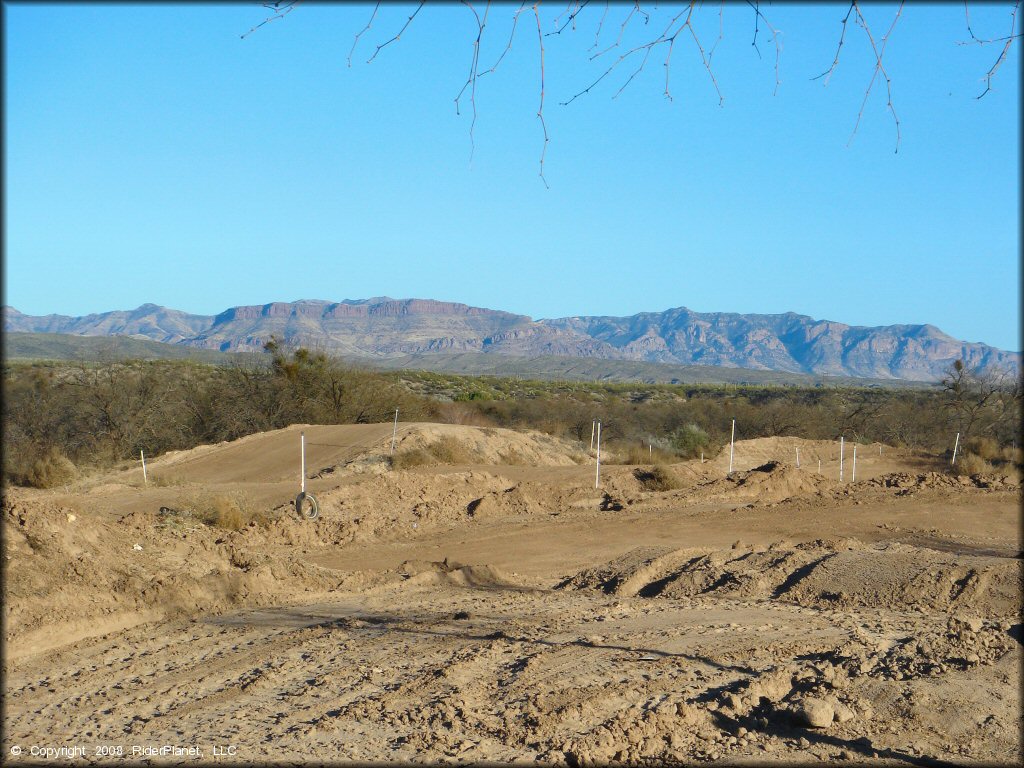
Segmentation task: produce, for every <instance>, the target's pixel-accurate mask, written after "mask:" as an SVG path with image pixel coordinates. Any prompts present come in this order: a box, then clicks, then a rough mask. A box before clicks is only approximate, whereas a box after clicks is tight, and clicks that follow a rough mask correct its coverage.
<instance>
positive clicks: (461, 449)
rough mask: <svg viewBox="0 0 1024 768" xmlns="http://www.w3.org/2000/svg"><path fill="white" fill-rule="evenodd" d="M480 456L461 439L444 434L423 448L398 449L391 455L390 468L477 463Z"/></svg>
mask: <svg viewBox="0 0 1024 768" xmlns="http://www.w3.org/2000/svg"><path fill="white" fill-rule="evenodd" d="M479 463H481V457H480V456H479V455H478V454H476V453H475V452H473V451H471V450H469V449H468V448H467V447H466V446H465V445H464V444H463V443H462V442H461V441H459V440H457V439H456V438H454V437H450V436H445V437H442V438H439V439H438V440H435V441H434V442H433V443H430V445H427V446H425V447H424V448H411V449H409V450H406V451H399V452H398V453H396V454H395V455H394V456H392V457H391V468H392V469H409V468H410V467H421V466H430V465H434V464H479Z"/></svg>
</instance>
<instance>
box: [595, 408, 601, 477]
mask: <svg viewBox="0 0 1024 768" xmlns="http://www.w3.org/2000/svg"><path fill="white" fill-rule="evenodd" d="M594 487H595V488H600V487H601V422H600V421H599V422H597V470H596V474H595V475H594Z"/></svg>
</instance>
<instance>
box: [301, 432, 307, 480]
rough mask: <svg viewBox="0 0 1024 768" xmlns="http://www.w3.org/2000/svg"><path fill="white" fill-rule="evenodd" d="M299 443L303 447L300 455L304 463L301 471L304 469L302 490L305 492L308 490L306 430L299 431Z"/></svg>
mask: <svg viewBox="0 0 1024 768" xmlns="http://www.w3.org/2000/svg"><path fill="white" fill-rule="evenodd" d="M299 443H300V446H301V448H300V449H299V455H300V456H301V463H302V469H301V471H302V477H301V482H302V492H303V493H305V492H306V433H305V432H299Z"/></svg>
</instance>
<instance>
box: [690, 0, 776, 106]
mask: <svg viewBox="0 0 1024 768" xmlns="http://www.w3.org/2000/svg"><path fill="white" fill-rule="evenodd" d="M747 5H751V3H750V0H747ZM751 7H752V8H753V9H754V40H753V42H752V43H751V45H753V46H754V50H755V51H757V57H758V58H761V49H760V48H758V47H757V32H758V20H760V21H763V22H764V25H765V26H766V27H768V30H769V31H770V32H771V33H772V43H774V44H775V90H774V91H773V92H772V95H773V96H774V95H776V94H778V92H779V84H780V82H781V80H780V79H779V60H780V59H781V58H782V46H781V45H780V44H779V31H778V30H777V29H775V27H773V26H772V24H771V22H770V21H768V17H766V16H765V15H764V14H763V13H761V4H760V2H755V3H753V5H751ZM717 44H718V43H717V42H716V43H715V45H717ZM710 60H711V57H710V56H708V61H709V62H710ZM709 71H710V70H709Z"/></svg>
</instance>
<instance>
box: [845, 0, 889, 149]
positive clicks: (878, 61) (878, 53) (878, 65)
mask: <svg viewBox="0 0 1024 768" xmlns="http://www.w3.org/2000/svg"><path fill="white" fill-rule="evenodd" d="M853 6H854V10H855V11H856V12H857V23H858V24H859V25H860V26H861V27H863V28H864V32H865V33H866V34H867V36H868V41H869V42H870V43H871V50H872V51H873V52H874V54H875V70H874V72H873V73H872V75H871V82H870V83H868V88H867V90H866V91H865V92H864V101H862V102H861V105H860V112H858V113H857V123H856V124H855V125H854V126H853V133H851V134H850V141H848V142H847V143H846V145H847V146H849V145H850V142H852V141H853V137H854V136H855V135H856V134H857V128H858V127H859V126H860V120H861V117H862V116H863V115H864V107H865V105H866V104H867V103H868V96H870V95H871V89H872V87H873V86H874V84H875V80H876V79H877V78H878V74H879V73H881V74H882V77H884V78H885V89H886V95H887V97H888V103H887V106H888V108H889V111H890V112H891V113H892V119H893V120H894V121H895V122H896V152H899V151H900V119H899V117H897V116H896V109H895V108H894V107H893V104H892V80H891V79H890V77H889V73H888V72H886V71H885V67H884V66H883V64H882V58H883V57H884V56H885V46H886V45H887V44H888V43H889V35H891V34H892V31H893V29H895V27H896V22H897V21H899V18H900V14H902V13H903V2H902V0H901V2H900V5H899V8H897V9H896V16H895V17H893V20H892V24H890V25H889V29H888V31H887V32H886V33H885V35H884V36H883V37H882V45H881V48H879V47H878V46H877V45H875V38H874V37H873V36H872V34H871V29H870V28H869V27H868V23H867V20H866V19H865V18H864V15H863V14H862V13H861V11H860V6H859V5H857V2H856V0H854V3H853Z"/></svg>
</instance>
